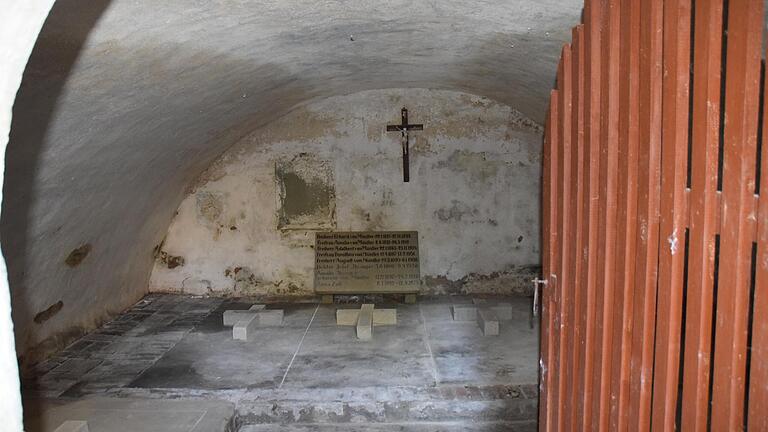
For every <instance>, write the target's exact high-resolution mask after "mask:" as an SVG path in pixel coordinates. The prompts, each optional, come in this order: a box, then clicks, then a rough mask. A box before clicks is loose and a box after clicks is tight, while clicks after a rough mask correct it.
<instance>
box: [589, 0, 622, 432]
mask: <svg viewBox="0 0 768 432" xmlns="http://www.w3.org/2000/svg"><path fill="white" fill-rule="evenodd" d="M618 4H619V2H618V0H603V1H602V18H601V28H602V35H601V38H600V40H601V50H602V63H601V76H602V77H603V80H602V82H603V89H602V91H601V116H600V122H601V123H600V200H599V203H598V207H599V212H600V222H599V225H600V232H599V236H598V245H599V246H598V261H599V262H600V263H601V265H600V268H601V271H600V273H599V274H598V285H597V292H596V298H597V304H598V308H597V311H596V312H597V314H596V316H597V318H596V324H597V326H596V336H595V341H596V344H595V349H596V351H597V353H598V354H599V356H598V357H597V358H596V359H595V360H596V364H595V368H596V371H597V373H595V375H594V377H593V385H594V388H595V392H596V397H595V398H594V403H595V408H594V410H595V416H594V421H593V423H592V425H593V430H607V429H608V426H609V420H610V396H611V394H610V382H611V381H610V378H611V366H612V364H611V360H612V353H613V347H612V344H613V338H612V336H613V319H614V291H615V285H614V284H615V276H616V273H615V264H616V261H615V260H614V259H613V258H614V255H615V248H616V217H617V192H618V184H617V183H618V145H617V142H618V131H619V130H618V109H619V60H620V59H619V55H620V51H619V42H620V35H619V19H620V15H619V7H618Z"/></svg>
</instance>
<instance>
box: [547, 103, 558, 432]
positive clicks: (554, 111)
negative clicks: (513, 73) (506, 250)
mask: <svg viewBox="0 0 768 432" xmlns="http://www.w3.org/2000/svg"><path fill="white" fill-rule="evenodd" d="M558 100H559V99H558V92H557V90H553V91H552V95H551V98H550V108H549V109H550V122H549V125H548V132H549V149H550V152H549V154H550V160H549V163H550V167H551V170H550V177H549V181H550V197H549V198H550V199H549V220H548V224H549V241H550V248H549V262H548V264H549V269H548V272H547V273H545V278H546V280H547V286H546V287H545V288H544V292H545V301H546V303H547V309H548V311H547V315H546V316H545V318H546V319H547V324H546V325H547V327H548V331H547V353H548V359H547V362H546V363H544V368H545V373H546V374H548V379H547V380H546V407H547V409H546V421H545V423H546V425H547V430H553V431H554V430H557V423H556V421H557V420H556V419H557V409H558V407H557V400H558V395H557V379H558V371H557V362H558V358H557V355H558V354H559V353H558V350H559V346H558V344H557V342H558V341H559V334H558V332H557V327H558V326H559V318H558V317H559V309H558V308H557V296H558V294H557V290H558V287H557V277H556V275H555V272H556V271H557V265H558V262H559V256H560V255H559V248H560V238H559V233H558V222H557V221H558V205H557V203H558V186H557V185H558V178H559V174H558V169H557V167H558V164H559V157H558V145H559V136H558V126H557V124H558Z"/></svg>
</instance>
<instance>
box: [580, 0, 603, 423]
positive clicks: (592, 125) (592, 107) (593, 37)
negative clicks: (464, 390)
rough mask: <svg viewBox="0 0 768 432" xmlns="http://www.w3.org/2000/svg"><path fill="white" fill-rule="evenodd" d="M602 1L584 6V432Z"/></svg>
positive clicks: (588, 403) (593, 280)
mask: <svg viewBox="0 0 768 432" xmlns="http://www.w3.org/2000/svg"><path fill="white" fill-rule="evenodd" d="M600 10H601V7H600V1H599V0H587V1H586V2H585V5H584V35H585V55H584V58H585V95H588V96H587V97H585V103H586V105H585V111H584V143H585V146H586V147H587V151H586V153H585V158H587V159H588V164H585V167H586V172H585V178H586V179H588V182H589V183H588V184H589V191H588V193H587V194H585V203H584V204H583V205H584V206H585V220H586V221H588V224H589V226H588V228H587V229H588V236H587V239H586V241H587V244H586V252H587V253H586V254H584V259H585V260H586V263H582V265H585V268H586V272H585V274H584V279H583V280H582V282H583V285H582V286H583V287H585V289H586V314H585V323H586V326H585V329H584V330H585V331H584V362H583V364H584V370H583V371H582V373H581V374H580V376H579V380H580V381H579V383H578V385H579V387H580V388H581V389H582V390H583V391H582V396H581V397H580V398H579V400H578V401H577V404H578V405H577V408H579V410H580V411H581V414H582V416H581V429H583V430H589V429H590V428H591V427H592V414H593V410H592V408H593V404H592V401H593V396H594V395H593V393H594V390H593V385H592V377H593V374H594V373H595V371H596V369H595V311H596V309H597V304H596V298H595V294H596V285H597V274H598V266H599V262H598V260H597V247H598V238H597V237H598V236H597V234H598V221H599V220H598V208H597V204H598V199H599V192H600V190H599V181H598V180H599V163H600V93H601V86H600V84H601V78H600V75H601V73H600V62H601V52H600V16H601V12H600Z"/></svg>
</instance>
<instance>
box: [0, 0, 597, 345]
mask: <svg viewBox="0 0 768 432" xmlns="http://www.w3.org/2000/svg"><path fill="white" fill-rule="evenodd" d="M581 8H582V2H581V1H580V0H535V1H534V0H506V1H499V0H496V1H488V0H485V1H482V0H481V1H464V0H443V1H435V0H413V1H406V0H389V1H381V0H376V1H374V0H339V1H330V0H324V1H323V0H321V1H300V0H263V1H253V0H163V1H153V0H113V1H109V0H91V1H81V0H59V1H57V2H56V3H55V5H54V8H53V11H52V12H51V14H50V16H49V18H48V20H47V22H46V24H45V26H44V28H43V31H42V34H41V35H40V39H39V40H38V43H37V45H36V47H35V50H34V52H33V54H32V57H31V59H30V62H29V65H28V68H27V70H26V73H25V76H24V80H23V83H22V87H21V89H20V91H19V94H18V97H17V101H16V105H15V107H14V112H13V115H14V117H13V124H12V130H11V138H10V143H9V147H8V151H7V160H6V167H7V174H6V184H5V185H4V202H3V214H2V238H3V249H4V253H5V255H6V258H7V259H8V263H9V271H10V280H11V289H12V294H13V302H14V319H15V321H16V323H17V327H18V332H17V339H18V342H17V343H18V344H19V348H20V349H21V351H26V350H27V349H29V348H31V347H33V346H36V345H38V344H40V343H41V342H44V343H46V344H51V343H55V337H58V335H62V334H66V333H67V332H77V331H78V330H79V329H82V328H86V327H89V326H91V325H93V324H95V323H96V322H97V321H98V320H99V319H101V318H103V316H104V312H105V310H106V311H107V312H109V311H116V310H118V309H120V308H122V307H124V306H125V305H126V304H128V303H130V302H131V301H134V300H135V299H136V298H137V297H138V296H140V295H141V294H142V293H143V292H144V290H145V288H146V283H147V278H148V275H149V272H150V270H151V263H152V249H153V247H154V246H155V245H156V244H157V243H159V242H160V241H161V240H162V237H163V235H164V233H165V231H166V229H167V226H168V224H169V221H170V218H171V217H172V215H173V212H174V211H175V209H176V208H177V206H178V204H179V202H180V200H181V199H182V197H183V196H184V193H185V189H186V187H187V186H188V185H189V183H190V182H191V181H192V180H193V179H194V178H195V177H196V176H197V175H199V173H200V172H201V171H202V170H203V169H205V168H206V167H207V166H208V165H209V164H210V163H211V161H212V160H213V159H214V158H215V157H216V156H217V155H219V154H221V153H222V152H223V151H224V150H225V149H226V148H228V147H229V146H230V145H232V144H233V143H234V142H235V141H236V140H237V139H238V138H239V137H241V136H243V135H245V134H246V133H248V132H250V131H252V130H254V129H255V128H257V127H259V126H261V125H264V124H266V123H268V122H270V121H272V120H274V119H276V118H277V117H279V116H281V115H283V114H285V113H286V112H288V111H289V110H290V109H291V108H292V107H295V106H297V105H299V104H302V103H305V102H307V101H309V100H312V99H316V98H323V97H327V96H332V95H339V94H349V93H353V92H357V91H361V90H368V89H379V88H394V87H397V88H408V87H415V88H436V89H450V90H459V91H464V92H468V93H473V94H477V95H481V96H486V97H489V98H492V99H495V100H497V101H499V102H502V103H504V104H507V105H509V106H511V107H513V108H516V109H517V110H519V111H521V112H522V113H524V114H526V115H528V116H529V117H530V118H532V119H533V120H536V121H539V122H541V121H543V117H544V112H545V109H546V101H547V96H548V94H549V91H550V89H551V88H552V86H553V84H554V78H555V68H556V62H557V59H558V57H559V53H560V48H561V46H562V43H563V42H565V41H567V40H569V39H570V29H571V27H572V26H573V25H575V24H576V23H577V22H578V21H579V19H580V14H581ZM84 245H88V249H89V252H88V256H87V257H85V259H83V260H82V262H81V263H79V264H76V265H75V266H71V265H67V263H66V262H65V259H66V258H67V256H68V254H70V252H71V251H73V250H75V249H76V248H79V247H81V246H84ZM58 301H62V303H63V308H62V309H61V312H60V314H59V315H58V316H57V317H56V318H55V319H51V320H50V322H47V323H43V324H37V323H33V318H34V316H35V315H36V314H38V313H39V312H40V311H43V310H46V308H48V307H50V306H51V305H54V304H56V303H57V302H58Z"/></svg>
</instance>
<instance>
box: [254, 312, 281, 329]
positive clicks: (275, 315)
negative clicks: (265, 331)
mask: <svg viewBox="0 0 768 432" xmlns="http://www.w3.org/2000/svg"><path fill="white" fill-rule="evenodd" d="M283 316H284V312H283V310H282V309H270V310H262V311H261V312H259V313H258V315H257V317H258V318H259V323H258V325H259V326H262V327H267V326H279V325H281V324H282V323H283Z"/></svg>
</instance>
